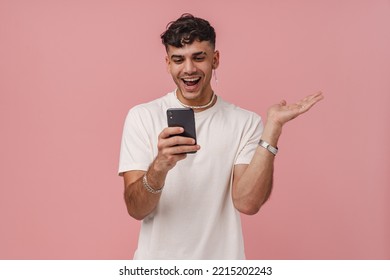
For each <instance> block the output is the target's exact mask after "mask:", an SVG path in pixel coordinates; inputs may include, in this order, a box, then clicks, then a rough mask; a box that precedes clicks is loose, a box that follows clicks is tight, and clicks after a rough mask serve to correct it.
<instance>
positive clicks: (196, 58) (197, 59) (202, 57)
mask: <svg viewBox="0 0 390 280" xmlns="http://www.w3.org/2000/svg"><path fill="white" fill-rule="evenodd" d="M204 59H205V57H204V56H196V57H195V58H194V60H195V61H197V62H200V61H203V60H204Z"/></svg>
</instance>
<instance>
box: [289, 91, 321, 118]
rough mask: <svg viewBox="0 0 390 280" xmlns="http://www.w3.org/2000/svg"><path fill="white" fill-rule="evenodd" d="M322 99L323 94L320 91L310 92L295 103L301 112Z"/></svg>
mask: <svg viewBox="0 0 390 280" xmlns="http://www.w3.org/2000/svg"><path fill="white" fill-rule="evenodd" d="M322 99H324V96H323V94H322V92H321V91H319V92H317V93H314V94H311V95H309V96H307V97H305V98H304V99H302V100H301V101H299V102H297V103H296V105H297V107H298V109H299V111H300V112H301V113H304V112H306V111H308V110H309V109H310V108H311V107H313V106H314V104H316V103H317V102H319V101H320V100H322Z"/></svg>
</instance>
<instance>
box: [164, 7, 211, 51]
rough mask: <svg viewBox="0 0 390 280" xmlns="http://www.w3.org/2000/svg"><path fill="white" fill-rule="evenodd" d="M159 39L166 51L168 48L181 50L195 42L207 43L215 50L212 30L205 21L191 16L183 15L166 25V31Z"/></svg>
mask: <svg viewBox="0 0 390 280" xmlns="http://www.w3.org/2000/svg"><path fill="white" fill-rule="evenodd" d="M160 37H161V39H162V43H163V44H164V45H165V48H166V49H167V50H168V46H174V47H176V48H181V47H184V45H185V44H192V43H193V42H194V41H195V40H198V41H200V42H202V41H209V42H210V44H211V46H212V47H213V48H215V30H214V28H213V27H212V26H211V25H210V23H209V22H208V21H207V20H204V19H202V18H197V17H194V16H193V15H191V14H183V15H182V16H181V17H180V18H178V19H177V20H175V21H172V22H170V23H168V25H167V30H166V31H165V32H164V33H163V34H161V36H160Z"/></svg>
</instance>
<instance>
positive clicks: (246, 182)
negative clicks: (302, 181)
mask: <svg viewBox="0 0 390 280" xmlns="http://www.w3.org/2000/svg"><path fill="white" fill-rule="evenodd" d="M322 99H323V96H322V93H321V92H319V93H316V94H313V95H310V96H308V97H306V98H304V99H302V100H301V101H299V102H297V103H295V104H292V105H287V103H286V101H284V100H283V101H281V102H280V103H279V104H276V105H273V106H271V107H270V108H269V110H268V113H267V116H268V118H267V122H266V124H265V127H264V131H263V134H262V137H261V139H263V140H264V141H266V142H268V143H270V144H271V145H272V146H274V147H277V143H278V140H279V137H280V135H281V133H282V128H283V126H284V124H286V123H287V122H288V121H290V120H292V119H294V118H296V117H297V116H299V115H301V114H303V113H305V112H307V111H308V110H309V109H310V108H311V107H312V106H314V104H316V103H317V102H319V101H320V100H322ZM259 140H260V139H259ZM274 158H275V156H274V155H273V154H272V153H270V152H269V151H267V150H266V149H264V148H263V147H260V146H259V147H257V149H256V151H255V154H254V156H253V158H252V160H251V162H250V163H249V165H248V164H240V165H236V166H235V168H234V171H233V191H232V198H233V203H234V206H235V207H236V209H237V210H238V211H240V212H242V213H244V214H248V215H253V214H256V213H257V212H258V211H259V209H260V207H261V206H262V205H263V204H264V203H265V202H266V201H267V199H268V198H269V196H270V194H271V191H272V182H273V171H274Z"/></svg>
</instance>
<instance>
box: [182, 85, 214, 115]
mask: <svg viewBox="0 0 390 280" xmlns="http://www.w3.org/2000/svg"><path fill="white" fill-rule="evenodd" d="M178 95H179V96H180V97H182V98H183V95H182V94H181V93H180V92H179V93H178V90H177V89H176V90H175V97H176V99H177V100H178V101H179V103H180V104H181V105H182V106H183V107H186V108H191V109H193V110H194V111H195V112H200V111H203V110H206V109H208V108H210V107H212V106H213V105H214V104H215V102H216V98H217V96H216V95H215V94H214V91H211V97H210V100H209V101H208V102H207V103H205V104H203V105H187V104H185V103H183V102H181V101H180V98H179V96H178Z"/></svg>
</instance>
